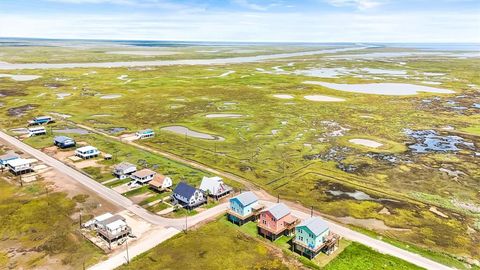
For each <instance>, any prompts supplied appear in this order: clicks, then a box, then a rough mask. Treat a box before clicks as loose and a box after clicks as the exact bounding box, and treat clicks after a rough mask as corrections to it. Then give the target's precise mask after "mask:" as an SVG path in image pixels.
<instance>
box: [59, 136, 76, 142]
mask: <svg viewBox="0 0 480 270" xmlns="http://www.w3.org/2000/svg"><path fill="white" fill-rule="evenodd" d="M54 140H55V141H56V142H58V143H64V142H65V141H68V140H70V141H73V139H72V138H70V137H67V136H56V137H55V138H54Z"/></svg>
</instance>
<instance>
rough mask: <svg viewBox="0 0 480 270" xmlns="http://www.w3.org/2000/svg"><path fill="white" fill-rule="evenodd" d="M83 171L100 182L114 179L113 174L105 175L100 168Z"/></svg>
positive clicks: (87, 168)
mask: <svg viewBox="0 0 480 270" xmlns="http://www.w3.org/2000/svg"><path fill="white" fill-rule="evenodd" d="M82 170H83V171H84V172H85V173H87V174H88V175H90V176H91V177H92V178H93V179H95V180H96V181H98V182H104V181H107V180H110V179H112V178H113V176H112V174H111V173H104V172H102V169H101V168H99V167H86V168H83V169H82Z"/></svg>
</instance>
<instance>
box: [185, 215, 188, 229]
mask: <svg viewBox="0 0 480 270" xmlns="http://www.w3.org/2000/svg"><path fill="white" fill-rule="evenodd" d="M187 211H188V210H187ZM187 217H188V212H187V213H185V234H186V233H187V229H188V223H187Z"/></svg>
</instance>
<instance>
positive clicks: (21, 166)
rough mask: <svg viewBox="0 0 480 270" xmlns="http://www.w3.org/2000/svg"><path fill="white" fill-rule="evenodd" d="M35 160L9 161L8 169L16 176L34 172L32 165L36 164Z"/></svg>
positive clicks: (20, 159)
mask: <svg viewBox="0 0 480 270" xmlns="http://www.w3.org/2000/svg"><path fill="white" fill-rule="evenodd" d="M36 161H37V160H35V159H24V158H17V159H12V160H9V161H7V166H6V167H7V168H8V169H9V170H10V171H11V172H12V173H13V174H15V175H20V174H24V173H29V172H31V171H33V166H32V164H33V163H34V162H36Z"/></svg>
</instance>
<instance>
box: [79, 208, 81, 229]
mask: <svg viewBox="0 0 480 270" xmlns="http://www.w3.org/2000/svg"><path fill="white" fill-rule="evenodd" d="M79 225H80V229H82V212H80V224H79Z"/></svg>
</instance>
